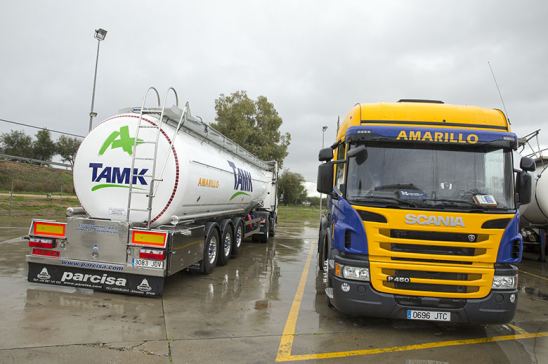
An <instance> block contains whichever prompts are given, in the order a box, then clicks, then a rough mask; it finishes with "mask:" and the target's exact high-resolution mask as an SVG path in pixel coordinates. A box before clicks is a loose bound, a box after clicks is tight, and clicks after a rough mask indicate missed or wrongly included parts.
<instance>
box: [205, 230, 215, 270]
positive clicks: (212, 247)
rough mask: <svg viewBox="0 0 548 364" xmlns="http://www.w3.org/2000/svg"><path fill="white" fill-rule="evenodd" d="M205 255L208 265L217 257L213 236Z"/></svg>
mask: <svg viewBox="0 0 548 364" xmlns="http://www.w3.org/2000/svg"><path fill="white" fill-rule="evenodd" d="M207 255H208V257H209V263H210V264H213V262H215V258H216V257H217V238H216V237H215V235H214V236H212V237H211V239H209V246H208V249H207Z"/></svg>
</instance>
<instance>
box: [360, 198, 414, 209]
mask: <svg viewBox="0 0 548 364" xmlns="http://www.w3.org/2000/svg"><path fill="white" fill-rule="evenodd" d="M350 200H351V201H358V202H386V201H390V202H396V203H397V204H401V205H405V206H410V207H417V205H415V204H414V203H413V202H411V201H407V200H402V199H401V198H397V197H390V196H369V197H366V196H357V197H353V198H352V199H350Z"/></svg>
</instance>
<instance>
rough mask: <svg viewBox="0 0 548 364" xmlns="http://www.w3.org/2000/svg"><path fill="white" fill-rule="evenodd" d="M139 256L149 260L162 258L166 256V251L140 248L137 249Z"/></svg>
mask: <svg viewBox="0 0 548 364" xmlns="http://www.w3.org/2000/svg"><path fill="white" fill-rule="evenodd" d="M139 258H141V259H150V260H164V259H165V258H166V252H165V251H164V250H152V249H141V250H140V251H139Z"/></svg>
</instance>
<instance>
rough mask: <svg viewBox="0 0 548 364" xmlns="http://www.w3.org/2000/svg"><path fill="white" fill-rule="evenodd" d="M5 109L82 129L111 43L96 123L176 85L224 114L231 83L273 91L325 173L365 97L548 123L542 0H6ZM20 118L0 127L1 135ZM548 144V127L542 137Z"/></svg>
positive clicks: (206, 109) (297, 141) (306, 161)
mask: <svg viewBox="0 0 548 364" xmlns="http://www.w3.org/2000/svg"><path fill="white" fill-rule="evenodd" d="M2 14H3V20H2V22H1V23H0V44H2V57H0V69H1V70H2V81H1V82H0V117H2V118H6V119H12V120H17V121H27V122H33V123H37V124H40V125H45V126H48V127H50V128H55V129H62V130H67V131H71V132H75V133H80V134H85V133H86V130H87V122H88V116H87V114H88V112H89V104H90V98H91V84H92V77H93V66H94V61H95V58H94V57H95V40H94V39H93V37H92V35H93V30H94V29H95V28H96V27H103V28H105V29H107V30H108V31H109V33H108V35H107V39H106V41H105V42H104V43H102V45H101V58H100V64H99V75H98V80H97V81H98V87H97V97H96V111H97V112H98V113H99V118H98V119H99V120H101V119H103V118H106V117H108V116H109V115H111V114H113V113H115V112H116V111H117V110H118V109H119V108H121V107H125V106H128V105H137V104H140V103H141V99H142V95H143V93H144V91H145V90H146V88H147V87H148V86H150V85H157V86H158V87H159V88H160V89H162V90H164V89H166V88H167V87H168V86H170V85H173V86H175V87H176V88H177V89H178V90H179V93H180V96H181V98H183V99H185V100H187V99H189V100H190V101H191V105H192V109H193V111H194V113H195V114H199V115H202V116H203V117H205V118H206V119H207V120H212V119H213V117H214V109H213V105H214V99H215V98H216V97H218V95H219V94H220V93H225V94H226V93H230V92H232V91H235V90H239V89H243V90H247V91H248V93H249V94H250V95H251V96H258V95H265V96H267V97H268V98H269V99H270V100H271V101H273V102H274V104H275V105H276V108H277V109H278V111H279V112H280V114H281V116H282V117H283V118H284V126H283V129H284V130H285V131H289V132H291V134H292V136H293V142H292V145H291V147H290V155H289V157H288V158H287V161H286V163H285V167H287V168H290V169H291V170H294V171H298V172H300V173H302V174H303V175H304V176H305V177H306V179H307V180H311V181H314V180H315V173H316V164H317V163H316V156H317V151H318V149H319V148H320V146H321V126H322V125H328V126H329V129H328V132H327V133H326V143H327V144H329V143H331V142H332V141H333V140H334V134H335V127H336V120H337V116H338V115H341V117H342V116H343V115H345V114H346V113H347V112H348V111H349V110H350V108H351V107H352V105H353V104H354V103H355V102H377V101H394V100H397V99H399V98H412V97H414V98H433V99H441V100H444V101H446V102H449V103H455V104H475V105H480V106H485V107H500V101H499V98H498V94H497V91H496V88H495V86H494V84H493V80H492V78H491V74H490V72H489V68H488V66H487V61H491V62H492V64H493V67H494V69H495V72H496V75H497V78H498V81H499V84H500V85H501V89H502V92H503V95H504V97H505V101H506V104H507V106H508V111H509V115H510V118H511V120H512V122H513V127H514V130H515V131H516V132H517V133H518V134H520V135H523V134H525V133H527V132H529V131H532V130H534V129H538V128H542V127H546V126H548V122H547V120H546V117H545V113H546V111H547V110H548V87H547V86H546V80H547V79H548V70H547V67H546V60H547V59H548V43H547V42H546V39H545V38H546V35H547V34H548V25H547V23H546V21H545V19H546V18H547V16H548V4H547V3H545V2H543V1H527V2H509V1H482V2H478V1H451V2H448V1H444V2H440V1H413V2H410V1H394V2H386V1H380V2H370V1H367V2H365V1H344V2H342V1H317V0H310V1H276V2H266V1H230V2H227V1H186V2H161V3H159V2H153V1H142V2H141V1H117V2H112V1H94V2H86V3H84V2H73V1H50V2H45V1H14V0H9V1H6V2H4V3H3V6H2ZM8 129H9V127H8V126H6V125H1V124H0V131H5V130H8ZM542 142H543V143H544V144H548V132H545V133H544V135H543V137H542Z"/></svg>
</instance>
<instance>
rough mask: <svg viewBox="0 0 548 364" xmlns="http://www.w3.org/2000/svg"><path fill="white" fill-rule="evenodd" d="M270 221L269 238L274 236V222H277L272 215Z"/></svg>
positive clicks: (275, 217) (274, 215)
mask: <svg viewBox="0 0 548 364" xmlns="http://www.w3.org/2000/svg"><path fill="white" fill-rule="evenodd" d="M269 219H270V236H275V235H276V220H278V218H277V216H276V214H272V216H271V217H269Z"/></svg>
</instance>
